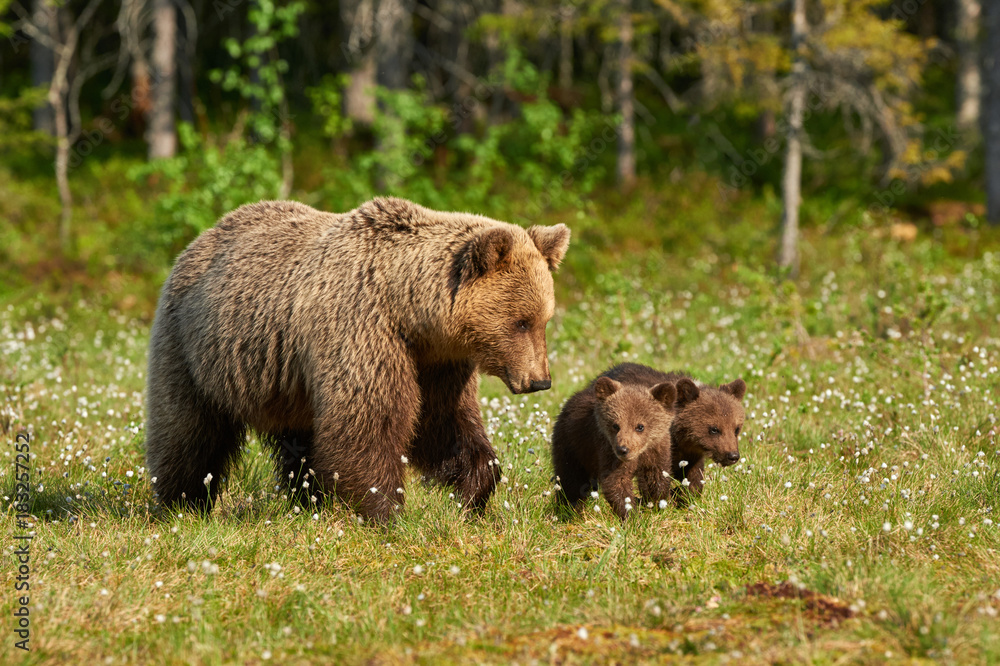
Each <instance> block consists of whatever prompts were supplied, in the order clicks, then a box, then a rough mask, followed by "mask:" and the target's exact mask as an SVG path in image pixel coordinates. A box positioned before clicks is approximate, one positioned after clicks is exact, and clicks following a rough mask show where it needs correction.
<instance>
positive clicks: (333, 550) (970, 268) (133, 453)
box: [0, 229, 1000, 664]
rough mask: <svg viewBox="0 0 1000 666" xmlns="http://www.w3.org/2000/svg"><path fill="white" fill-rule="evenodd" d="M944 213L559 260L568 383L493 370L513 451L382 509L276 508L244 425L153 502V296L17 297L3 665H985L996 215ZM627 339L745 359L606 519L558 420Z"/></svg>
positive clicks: (999, 319) (2, 333)
mask: <svg viewBox="0 0 1000 666" xmlns="http://www.w3.org/2000/svg"><path fill="white" fill-rule="evenodd" d="M929 237H930V234H922V235H921V236H920V237H919V238H918V240H917V241H916V242H914V243H909V244H902V245H901V244H898V243H896V242H893V241H890V240H888V239H885V238H883V237H880V236H879V234H877V233H874V232H873V230H872V229H864V230H859V231H855V232H849V233H842V234H839V235H833V236H826V237H821V236H820V235H818V234H816V235H815V236H811V237H809V238H808V240H809V243H810V245H809V247H808V249H807V252H806V257H805V260H804V273H803V277H802V278H801V279H800V280H799V281H798V282H796V283H780V282H776V281H775V280H774V279H773V278H772V277H770V276H768V275H767V274H765V273H762V272H760V271H759V270H756V269H754V268H753V267H751V266H750V265H747V264H745V263H743V262H739V261H737V260H734V259H732V258H731V257H720V256H717V255H715V254H712V253H711V252H708V251H706V252H703V253H701V254H697V255H695V256H694V257H692V258H689V259H679V258H677V257H675V256H672V255H671V254H670V253H669V252H665V253H660V252H659V251H656V250H650V251H648V252H645V253H643V254H642V255H641V256H640V258H636V257H631V256H628V255H622V256H619V257H617V258H616V257H614V256H611V255H608V256H606V257H604V258H603V259H602V260H601V261H603V262H604V263H603V264H600V263H599V262H598V263H597V264H594V265H598V267H601V266H603V267H604V269H606V270H602V272H601V273H600V275H598V277H597V279H596V280H594V281H593V283H592V284H591V286H588V287H583V286H581V285H582V284H583V282H581V281H579V280H572V279H571V277H572V276H568V275H565V276H557V278H556V279H557V282H560V281H563V285H564V287H563V289H562V294H561V299H560V304H559V308H558V310H557V315H556V318H555V319H554V320H553V322H552V323H551V324H550V327H549V341H550V361H551V364H552V371H553V379H554V382H553V389H552V390H550V391H548V392H545V393H538V394H532V395H529V396H511V395H509V394H507V393H506V392H505V389H504V388H503V386H502V384H500V382H499V381H497V380H494V379H484V380H483V384H482V396H483V407H482V411H483V418H484V420H485V422H486V424H487V428H488V430H489V432H490V434H491V437H492V438H493V443H494V446H495V448H496V449H497V451H498V454H499V458H500V460H501V463H502V465H503V469H504V481H503V483H502V484H501V485H500V487H499V488H498V491H497V492H496V494H495V495H494V497H493V499H492V500H491V501H490V504H489V507H488V509H487V511H486V513H485V515H484V516H482V517H475V516H471V515H466V514H464V513H463V512H462V510H461V509H460V508H459V507H458V506H457V505H456V502H455V501H454V498H452V497H450V495H449V492H450V491H449V489H447V488H441V487H435V486H429V485H426V484H423V483H421V481H420V479H419V478H418V477H417V476H416V475H415V474H414V475H412V476H411V478H410V479H409V483H408V486H407V494H406V508H405V511H404V513H403V515H402V517H401V518H400V520H399V521H398V522H397V523H396V524H395V525H394V526H393V527H391V528H388V529H384V530H383V529H375V528H372V527H368V526H362V525H358V524H357V523H356V522H355V521H354V520H353V519H352V516H351V515H350V513H349V512H348V511H347V510H346V509H345V508H344V507H343V506H341V505H339V504H336V503H333V504H329V505H326V506H323V507H319V508H318V509H317V510H316V512H315V513H312V512H309V511H300V510H299V509H297V508H293V505H292V504H291V503H289V502H288V501H287V499H286V498H284V497H283V496H282V493H281V491H280V490H276V489H275V488H276V486H275V472H274V468H273V465H272V464H271V461H270V460H269V459H268V457H267V454H266V453H264V452H263V451H262V449H261V448H260V447H259V446H258V444H257V442H255V441H251V442H249V443H248V445H247V450H246V453H245V455H244V456H243V458H242V462H241V463H240V465H239V468H238V469H237V470H235V471H234V472H233V473H232V474H231V476H230V479H229V482H228V489H227V491H226V492H225V493H224V495H223V498H222V501H221V502H220V504H219V505H217V507H216V509H215V510H214V511H213V513H212V514H211V515H210V516H208V517H202V516H196V515H188V514H176V513H174V514H169V515H164V514H162V513H160V512H158V511H157V510H156V509H155V508H154V507H153V506H152V502H151V491H150V486H149V482H148V479H147V478H146V474H145V472H144V469H143V464H144V462H143V448H142V441H143V431H142V419H143V390H144V372H145V359H146V344H147V337H148V331H149V326H150V319H151V312H152V300H151V298H152V296H151V294H152V293H153V292H152V291H151V289H150V288H148V287H143V286H137V285H135V284H132V283H131V282H130V281H129V280H127V279H121V280H117V281H116V280H112V281H110V282H108V284H107V285H106V286H105V287H103V288H102V289H101V290H72V289H63V291H62V292H61V293H60V294H59V295H58V296H50V295H46V296H40V295H39V294H38V293H36V292H34V291H31V290H25V291H18V292H16V293H13V294H12V295H11V296H9V297H8V298H6V299H5V300H4V301H2V302H0V391H2V393H3V395H2V406H0V429H2V433H3V438H4V440H5V441H6V442H7V443H8V445H7V446H5V448H4V456H5V459H6V461H7V462H6V464H5V465H4V466H3V468H2V471H0V487H2V489H3V494H4V496H5V499H7V500H8V502H6V503H5V515H4V517H3V520H4V527H3V528H2V529H0V534H3V535H4V537H3V542H4V543H3V548H4V549H5V550H6V553H7V554H8V556H7V561H8V562H15V559H14V556H13V550H14V548H15V547H16V544H15V540H14V535H15V534H21V533H23V532H24V530H20V529H15V519H16V511H15V507H14V505H13V503H12V502H11V501H10V500H12V498H13V491H14V480H13V479H14V464H13V463H14V455H15V454H14V437H15V433H16V432H17V431H19V430H22V429H26V430H27V431H29V432H30V433H31V436H32V440H31V462H30V474H31V489H32V505H31V512H32V514H33V518H32V519H31V521H30V523H31V524H30V531H31V533H32V534H33V535H34V538H33V540H32V541H31V546H30V549H31V563H30V586H31V587H30V605H29V608H30V617H31V629H30V630H31V643H30V645H31V651H30V652H29V653H22V652H21V651H19V650H17V649H15V648H14V643H15V641H16V640H17V638H16V637H15V635H14V634H13V629H14V628H15V619H14V618H13V617H12V613H13V612H14V610H15V608H16V607H17V603H18V602H17V597H18V596H19V593H15V591H14V584H15V572H16V568H15V567H14V566H10V567H4V569H3V574H2V576H0V578H2V579H3V594H2V595H0V616H2V617H3V618H4V619H3V620H2V623H0V624H2V629H3V631H2V635H3V641H4V644H3V649H2V650H0V655H3V656H2V658H0V661H3V662H5V663H57V664H73V663H76V664H98V663H123V662H126V663H140V664H145V663H167V664H187V663H196V664H197V663H206V664H217V663H246V664H253V663H264V662H268V661H270V662H274V663H282V664H294V663H310V662H315V663H376V664H396V663H454V664H466V663H519V664H531V663H546V664H571V663H660V662H663V661H669V660H671V659H676V660H678V661H684V662H687V661H705V662H707V663H725V662H727V661H733V662H744V663H775V662H779V663H790V662H793V663H801V662H809V663H829V664H834V663H836V664H845V663H847V664H850V663H883V662H885V661H887V660H890V661H903V662H907V661H911V662H920V661H927V660H933V661H940V662H944V663H955V664H968V663H1000V618H998V615H1000V526H998V523H1000V515H998V509H1000V442H998V439H997V434H998V430H1000V425H998V424H997V418H998V410H997V398H998V389H1000V371H998V366H1000V303H998V301H997V294H998V287H1000V252H998V251H997V250H996V247H997V246H998V245H1000V243H998V242H997V241H998V240H1000V238H992V239H990V238H989V237H988V235H984V236H983V237H981V238H980V239H979V241H978V242H979V246H978V247H977V249H969V247H968V242H967V236H966V233H965V232H963V231H961V230H953V231H949V232H947V233H946V234H945V235H944V236H943V237H941V238H937V239H936V240H931V239H930V238H929ZM991 247H992V248H993V252H992V253H991V252H989V251H984V248H991ZM574 251H578V252H583V251H585V250H583V249H575V248H574V247H573V246H571V249H570V253H571V254H572V253H573V252H574ZM592 263H593V262H592ZM568 265H570V266H573V265H574V263H573V260H572V258H570V260H569V261H568ZM567 284H568V285H572V286H570V287H566V286H565V285H567ZM620 360H634V361H638V362H643V363H648V364H651V365H654V366H657V367H660V368H663V369H679V368H686V369H688V370H689V371H691V372H692V373H694V374H695V375H696V376H697V377H698V378H699V379H702V380H704V381H709V382H721V381H729V380H731V379H733V378H735V377H737V376H741V377H743V378H744V379H746V381H747V383H748V384H749V393H748V395H747V398H746V400H745V403H746V407H747V417H748V418H747V422H746V425H745V430H744V434H743V436H742V438H741V452H742V454H743V456H744V457H743V460H742V461H741V462H740V463H739V464H737V465H736V466H734V467H731V468H727V469H725V470H724V471H723V470H721V469H719V468H717V467H715V468H711V469H710V470H709V478H710V481H709V483H708V484H707V485H706V488H705V493H704V495H703V497H702V498H701V499H699V500H698V501H696V502H695V503H693V505H692V506H691V507H690V508H688V509H686V510H679V509H675V508H668V509H665V510H660V509H648V508H643V509H642V510H639V511H637V515H635V516H634V517H633V519H632V520H631V521H630V522H629V523H628V524H627V525H624V526H623V525H622V524H620V523H619V522H618V520H617V519H616V518H615V517H614V516H613V514H612V513H611V512H610V510H609V507H608V506H607V504H606V503H605V502H604V500H603V498H602V499H598V500H591V501H590V503H589V504H588V505H587V506H586V508H585V510H584V511H583V513H582V515H581V516H579V517H577V518H575V519H573V520H560V519H557V518H556V515H555V514H556V512H555V511H554V507H553V500H552V496H551V493H552V490H553V484H552V483H551V481H550V477H551V475H552V467H551V462H550V457H549V445H548V437H549V434H550V432H551V426H552V423H553V421H554V419H555V417H556V415H557V414H558V411H559V408H560V406H561V404H562V402H563V401H564V400H565V399H566V398H567V397H568V396H570V395H571V394H572V393H573V392H574V391H576V390H578V389H579V388H581V387H582V386H583V385H584V384H585V383H586V382H587V381H588V380H589V379H590V378H591V377H592V376H594V375H595V374H596V373H598V372H600V371H601V370H603V369H605V368H606V367H607V366H608V365H610V364H611V363H613V362H616V361H620Z"/></svg>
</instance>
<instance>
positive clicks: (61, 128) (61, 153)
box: [49, 85, 73, 254]
mask: <svg viewBox="0 0 1000 666" xmlns="http://www.w3.org/2000/svg"><path fill="white" fill-rule="evenodd" d="M66 92H67V89H66V86H65V85H63V86H58V85H54V86H53V87H52V88H50V89H49V103H50V104H51V105H52V108H53V109H54V110H55V114H54V116H55V118H54V119H55V129H56V186H57V187H58V188H59V204H60V206H61V210H60V211H59V247H60V248H61V249H62V251H63V253H64V254H65V253H66V252H68V251H69V249H70V222H71V220H72V219H73V193H72V192H71V191H70V189H69V149H70V139H69V119H68V118H67V110H66Z"/></svg>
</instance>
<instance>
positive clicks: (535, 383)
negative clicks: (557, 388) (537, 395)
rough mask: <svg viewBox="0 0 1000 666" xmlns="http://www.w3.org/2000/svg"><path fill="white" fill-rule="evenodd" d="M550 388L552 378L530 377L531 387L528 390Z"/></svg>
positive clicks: (545, 389)
mask: <svg viewBox="0 0 1000 666" xmlns="http://www.w3.org/2000/svg"><path fill="white" fill-rule="evenodd" d="M550 388H552V380H551V379H532V380H531V388H530V389H529V391H531V392H534V391H547V390H549V389H550Z"/></svg>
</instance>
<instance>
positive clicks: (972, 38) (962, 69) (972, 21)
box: [955, 0, 983, 130]
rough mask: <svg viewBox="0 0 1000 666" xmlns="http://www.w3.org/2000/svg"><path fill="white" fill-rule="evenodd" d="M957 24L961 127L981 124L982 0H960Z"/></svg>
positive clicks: (959, 119) (959, 116) (966, 127)
mask: <svg viewBox="0 0 1000 666" xmlns="http://www.w3.org/2000/svg"><path fill="white" fill-rule="evenodd" d="M955 4H956V9H957V10H958V20H957V26H956V28H955V42H956V44H957V46H958V81H957V85H956V86H955V91H956V94H957V97H958V100H957V102H958V104H957V106H958V117H957V119H956V120H957V124H958V127H959V129H961V130H969V129H973V128H975V127H976V125H978V124H979V102H980V98H981V97H982V92H983V91H982V80H981V77H980V72H979V57H978V47H977V44H976V42H977V38H978V36H979V34H978V33H979V21H980V14H981V7H980V5H979V0H957V2H956V3H955Z"/></svg>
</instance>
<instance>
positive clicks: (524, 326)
mask: <svg viewBox="0 0 1000 666" xmlns="http://www.w3.org/2000/svg"><path fill="white" fill-rule="evenodd" d="M514 326H516V327H517V330H519V331H527V330H528V328H529V326H528V321H527V320H526V319H518V320H517V323H516V324H514Z"/></svg>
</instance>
